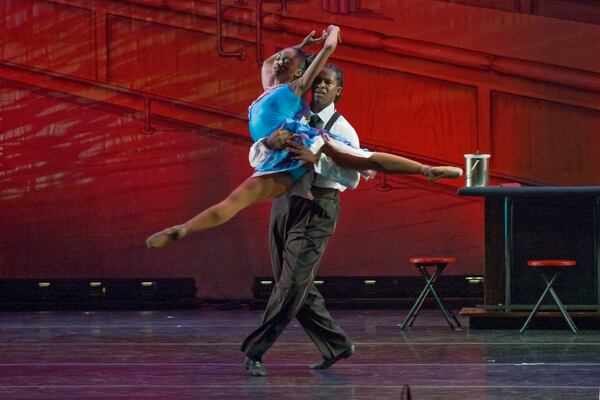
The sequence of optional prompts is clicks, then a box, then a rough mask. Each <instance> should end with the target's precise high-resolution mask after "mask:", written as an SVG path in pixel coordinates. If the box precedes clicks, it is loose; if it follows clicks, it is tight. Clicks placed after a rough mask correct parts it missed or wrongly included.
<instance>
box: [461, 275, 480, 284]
mask: <svg viewBox="0 0 600 400" xmlns="http://www.w3.org/2000/svg"><path fill="white" fill-rule="evenodd" d="M465 280H466V281H467V282H469V283H472V284H478V283H483V276H465Z"/></svg>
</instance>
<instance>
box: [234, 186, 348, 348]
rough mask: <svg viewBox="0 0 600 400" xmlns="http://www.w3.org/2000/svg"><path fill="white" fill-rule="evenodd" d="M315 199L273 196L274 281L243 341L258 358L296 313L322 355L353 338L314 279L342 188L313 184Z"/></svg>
mask: <svg viewBox="0 0 600 400" xmlns="http://www.w3.org/2000/svg"><path fill="white" fill-rule="evenodd" d="M312 191H313V194H314V196H315V200H314V201H310V200H307V199H304V198H301V197H296V196H292V197H290V196H288V195H287V194H283V195H281V196H278V197H276V198H274V199H273V201H272V202H273V203H272V209H271V222H270V235H269V246H270V251H271V263H272V266H273V277H274V285H273V291H272V292H271V297H270V298H269V302H268V304H267V309H266V310H265V314H264V316H263V320H262V325H261V326H260V327H259V328H258V329H256V330H255V331H254V332H252V333H251V334H250V335H248V337H247V338H246V339H245V340H244V342H243V343H242V347H241V350H242V351H243V352H244V353H245V354H246V356H248V357H250V358H252V359H254V360H260V359H261V358H262V356H263V354H264V353H265V352H266V351H267V350H268V349H269V348H270V347H271V346H272V345H273V344H274V343H275V341H276V340H277V338H278V337H279V335H280V334H281V333H282V332H283V330H284V329H285V327H286V326H287V325H288V324H289V323H290V322H291V321H292V320H293V319H294V317H296V318H297V319H298V321H299V322H300V324H301V325H302V327H303V328H304V330H305V331H306V333H307V334H308V336H309V337H310V339H311V340H312V341H313V342H314V343H315V345H316V346H317V348H318V349H319V351H320V352H321V354H322V355H323V357H327V358H330V357H335V356H337V355H338V354H340V353H342V352H343V351H345V350H346V349H348V348H349V347H350V346H351V345H352V342H351V341H350V339H349V338H348V336H346V334H345V333H344V331H343V330H342V329H341V328H340V327H339V326H338V325H337V324H336V323H335V322H334V321H333V319H332V318H331V315H329V312H328V311H327V309H326V308H325V301H324V299H323V296H322V295H321V293H320V292H319V290H318V289H317V288H316V286H315V284H314V283H313V280H314V278H315V276H316V274H317V270H318V268H319V264H320V262H321V258H322V256H323V252H324V251H325V248H326V247H327V242H328V241H329V238H330V237H331V235H333V232H334V230H335V224H336V221H337V218H338V214H339V198H338V196H339V192H338V191H337V190H334V189H321V188H316V187H313V188H312Z"/></svg>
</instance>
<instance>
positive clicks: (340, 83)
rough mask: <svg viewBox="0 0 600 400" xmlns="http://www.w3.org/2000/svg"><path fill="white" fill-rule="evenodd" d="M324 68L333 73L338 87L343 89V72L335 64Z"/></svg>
mask: <svg viewBox="0 0 600 400" xmlns="http://www.w3.org/2000/svg"><path fill="white" fill-rule="evenodd" d="M325 68H327V69H330V70H332V71H333V72H335V77H336V78H337V81H338V86H339V87H344V72H343V71H342V70H341V69H340V68H339V67H338V66H337V65H335V64H327V65H325Z"/></svg>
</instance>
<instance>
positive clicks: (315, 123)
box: [308, 114, 325, 129]
mask: <svg viewBox="0 0 600 400" xmlns="http://www.w3.org/2000/svg"><path fill="white" fill-rule="evenodd" d="M308 124H309V125H310V126H312V127H313V128H317V129H323V127H324V126H325V123H324V122H323V120H322V119H321V118H319V116H318V115H317V114H313V115H311V116H310V121H309V122H308Z"/></svg>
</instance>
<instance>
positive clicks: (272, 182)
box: [146, 172, 293, 247]
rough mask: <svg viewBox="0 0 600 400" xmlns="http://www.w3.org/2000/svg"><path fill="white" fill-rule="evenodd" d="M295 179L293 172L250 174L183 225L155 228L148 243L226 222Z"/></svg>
mask: <svg viewBox="0 0 600 400" xmlns="http://www.w3.org/2000/svg"><path fill="white" fill-rule="evenodd" d="M292 183H293V178H292V176H291V175H289V174H288V173H286V172H280V173H276V174H269V175H262V176H256V177H254V176H253V177H250V178H248V179H246V180H245V181H244V182H243V183H242V184H241V185H240V186H238V187H237V188H236V189H235V190H234V191H233V192H231V193H230V194H229V195H228V196H227V197H226V198H225V200H223V201H221V202H220V203H217V204H215V205H213V206H211V207H209V208H207V209H206V210H204V211H202V212H201V213H200V214H198V215H196V216H195V217H193V218H191V219H190V220H188V221H187V222H185V223H183V224H181V225H175V226H171V227H169V228H166V229H163V230H162V231H160V232H156V233H155V234H153V235H151V236H150V237H148V239H146V244H147V245H148V247H164V246H165V245H167V244H168V243H169V242H170V241H172V240H177V239H181V238H182V237H184V236H187V235H188V234H190V233H192V232H198V231H201V230H204V229H209V228H213V227H215V226H218V225H221V224H224V223H225V222H227V221H229V220H230V219H231V218H233V217H234V216H235V215H236V214H237V213H238V212H240V211H241V210H243V209H244V208H246V207H249V206H251V205H252V204H254V203H258V202H259V201H262V200H267V199H270V198H273V197H275V196H277V195H279V194H281V193H283V192H285V191H286V190H287V189H288V188H289V187H290V186H291V185H292Z"/></svg>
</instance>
